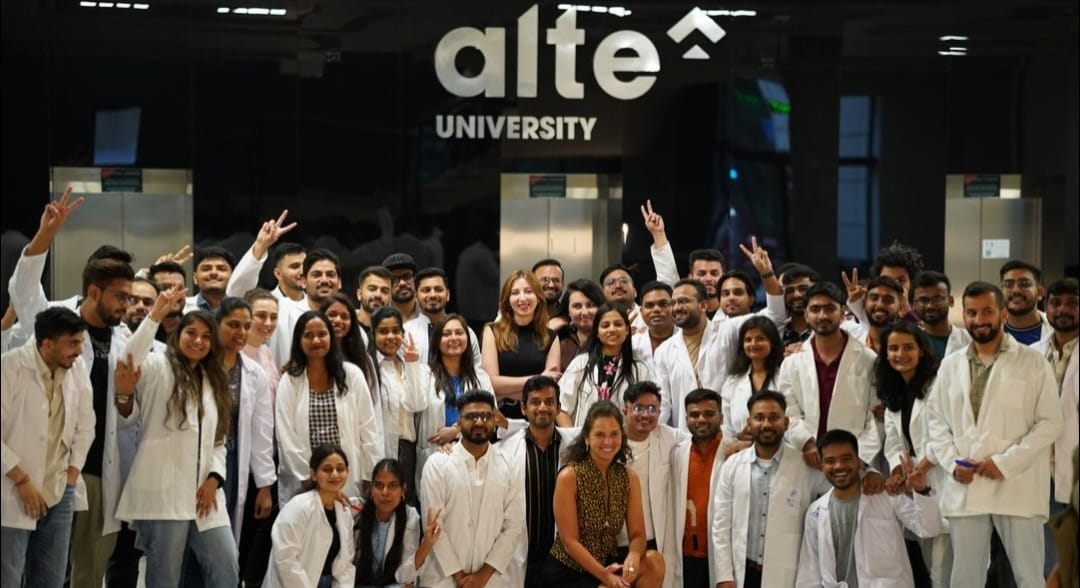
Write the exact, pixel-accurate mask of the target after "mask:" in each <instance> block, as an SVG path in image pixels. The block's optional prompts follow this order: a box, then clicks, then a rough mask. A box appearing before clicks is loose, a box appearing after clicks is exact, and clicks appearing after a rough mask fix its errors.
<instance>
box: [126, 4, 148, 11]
mask: <svg viewBox="0 0 1080 588" xmlns="http://www.w3.org/2000/svg"><path fill="white" fill-rule="evenodd" d="M131 7H132V8H134V9H135V10H150V5H149V4H132V5H131Z"/></svg>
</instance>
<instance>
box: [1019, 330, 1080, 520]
mask: <svg viewBox="0 0 1080 588" xmlns="http://www.w3.org/2000/svg"><path fill="white" fill-rule="evenodd" d="M1052 337H1053V335H1050V337H1044V338H1043V340H1042V341H1039V342H1038V343H1036V344H1035V345H1032V346H1031V348H1032V349H1034V350H1035V351H1037V352H1039V354H1041V355H1042V356H1043V357H1046V353H1047V351H1048V350H1049V349H1050V345H1053V343H1052V342H1051V338H1052ZM1078 363H1080V351H1073V354H1072V358H1070V359H1069V366H1068V367H1066V368H1065V379H1063V380H1062V381H1061V389H1060V391H1059V394H1060V398H1061V415H1062V419H1063V421H1062V422H1063V426H1062V428H1061V435H1059V436H1058V438H1057V441H1054V479H1055V480H1060V481H1059V482H1057V483H1055V484H1054V500H1056V501H1058V502H1061V503H1064V504H1068V503H1069V501H1070V496H1069V494H1070V490H1069V488H1070V486H1069V485H1068V484H1067V483H1065V481H1066V480H1071V479H1073V465H1072V450H1073V449H1074V448H1076V446H1077V444H1080V423H1078V422H1077V421H1078V420H1080V417H1078V416H1077V415H1078V413H1077V405H1078V404H1080V383H1078V382H1080V378H1078V377H1077V364H1078Z"/></svg>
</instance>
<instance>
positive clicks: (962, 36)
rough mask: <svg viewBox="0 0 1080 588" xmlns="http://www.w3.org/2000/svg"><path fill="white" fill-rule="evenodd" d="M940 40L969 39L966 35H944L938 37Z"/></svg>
mask: <svg viewBox="0 0 1080 588" xmlns="http://www.w3.org/2000/svg"><path fill="white" fill-rule="evenodd" d="M938 40H939V41H967V40H968V38H967V36H966V35H942V36H941V37H938Z"/></svg>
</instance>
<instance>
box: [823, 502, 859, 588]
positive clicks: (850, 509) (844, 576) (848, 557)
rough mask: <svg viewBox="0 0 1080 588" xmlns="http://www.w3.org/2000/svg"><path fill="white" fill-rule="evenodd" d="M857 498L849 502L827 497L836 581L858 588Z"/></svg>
mask: <svg viewBox="0 0 1080 588" xmlns="http://www.w3.org/2000/svg"><path fill="white" fill-rule="evenodd" d="M859 496H860V494H857V495H855V498H853V499H851V500H838V499H837V498H836V496H835V495H830V496H829V524H830V525H832V538H833V549H835V550H836V554H835V555H836V579H837V581H840V582H847V585H848V586H850V587H851V588H858V586H859V575H858V574H857V573H856V571H855V526H856V525H857V524H858V518H859Z"/></svg>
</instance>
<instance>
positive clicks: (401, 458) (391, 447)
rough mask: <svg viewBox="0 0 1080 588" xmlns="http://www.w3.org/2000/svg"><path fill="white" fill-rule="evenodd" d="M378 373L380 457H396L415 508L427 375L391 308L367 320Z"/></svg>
mask: <svg viewBox="0 0 1080 588" xmlns="http://www.w3.org/2000/svg"><path fill="white" fill-rule="evenodd" d="M368 351H369V352H370V353H371V359H372V361H373V363H374V364H375V365H376V366H378V369H379V390H380V391H381V396H382V397H381V398H380V399H379V406H380V407H381V409H382V417H383V418H382V420H383V439H384V444H385V445H384V446H385V452H384V453H383V455H388V456H396V457H397V460H398V462H399V463H400V466H401V469H402V471H403V472H404V475H405V477H404V480H405V481H406V482H407V486H408V487H409V491H408V493H407V494H406V495H407V496H408V498H409V503H410V504H416V493H415V491H414V490H413V486H414V485H415V479H416V440H417V434H416V419H415V418H414V417H415V415H416V413H417V412H420V411H421V410H423V409H424V407H425V406H427V403H426V402H425V400H424V392H425V391H426V390H427V389H428V383H427V373H426V372H425V370H424V367H423V366H422V365H420V351H419V350H417V348H416V343H415V342H414V341H413V340H412V337H411V336H409V337H408V338H406V337H405V325H404V321H403V320H402V318H401V312H400V311H398V309H397V308H395V307H394V306H391V305H389V304H388V305H386V306H383V307H382V308H380V309H378V310H376V311H375V314H374V315H373V316H372V317H371V339H370V343H369V350H368Z"/></svg>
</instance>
